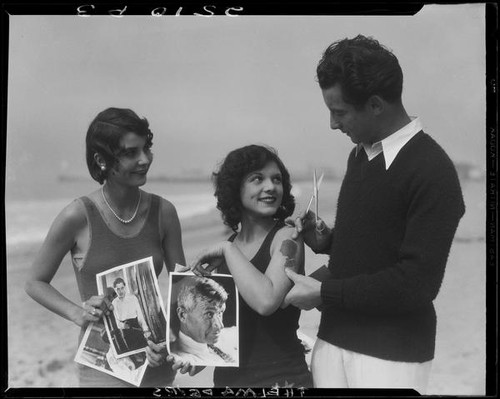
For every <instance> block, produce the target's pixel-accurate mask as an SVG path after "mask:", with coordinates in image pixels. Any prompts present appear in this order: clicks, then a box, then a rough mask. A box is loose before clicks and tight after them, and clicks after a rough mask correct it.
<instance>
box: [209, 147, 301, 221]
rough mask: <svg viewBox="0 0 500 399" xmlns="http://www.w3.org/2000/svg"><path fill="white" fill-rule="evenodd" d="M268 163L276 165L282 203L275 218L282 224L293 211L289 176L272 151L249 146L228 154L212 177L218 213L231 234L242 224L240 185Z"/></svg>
mask: <svg viewBox="0 0 500 399" xmlns="http://www.w3.org/2000/svg"><path fill="white" fill-rule="evenodd" d="M269 162H276V164H277V165H278V168H279V170H280V172H281V176H282V184H283V199H282V201H281V206H280V207H279V208H278V210H277V211H276V214H275V215H274V217H275V218H276V219H279V220H284V219H285V218H287V217H288V216H290V215H291V214H292V213H293V211H294V209H295V198H294V196H293V195H292V193H291V191H292V185H291V182H290V173H288V170H287V169H286V167H285V165H284V164H283V162H282V161H281V159H280V158H279V157H278V154H277V152H276V150H275V149H274V148H271V147H268V146H262V145H255V144H252V145H248V146H245V147H241V148H238V149H236V150H233V151H231V152H230V153H229V154H228V155H227V156H226V158H225V159H224V161H223V162H222V164H221V165H220V167H219V170H218V171H216V172H214V173H213V174H212V178H213V183H214V187H215V194H214V195H215V197H216V198H217V209H219V210H220V211H221V213H222V219H223V220H224V224H226V225H227V226H229V227H230V228H231V229H232V230H234V231H236V230H237V229H238V224H239V223H240V222H241V214H242V210H243V205H242V203H241V185H242V183H243V179H244V178H245V177H246V176H247V175H248V174H249V173H251V172H254V171H256V170H259V169H262V168H264V167H265V166H266V165H267V164H268V163H269Z"/></svg>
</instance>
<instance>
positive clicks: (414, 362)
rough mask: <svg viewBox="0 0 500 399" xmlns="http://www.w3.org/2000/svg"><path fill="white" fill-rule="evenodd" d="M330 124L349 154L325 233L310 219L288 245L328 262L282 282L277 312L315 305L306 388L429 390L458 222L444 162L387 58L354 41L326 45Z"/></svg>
mask: <svg viewBox="0 0 500 399" xmlns="http://www.w3.org/2000/svg"><path fill="white" fill-rule="evenodd" d="M317 77H318V82H319V85H320V88H321V90H322V94H323V98H324V101H325V104H326V106H327V107H328V109H329V111H330V125H331V128H332V129H334V130H335V129H338V130H340V131H342V132H343V133H345V134H347V135H348V136H349V137H350V138H351V140H352V141H353V143H354V144H356V146H355V148H353V150H352V151H351V153H350V155H349V159H348V163H347V171H346V174H345V177H344V180H343V182H342V186H341V189H340V193H339V198H338V204H337V214H336V220H335V225H334V228H333V229H330V228H328V227H327V226H326V224H325V223H324V222H323V221H322V220H321V219H318V221H317V222H315V215H314V213H312V212H308V213H307V214H304V213H302V214H300V215H299V216H298V217H297V219H296V220H295V226H296V234H297V235H298V234H301V235H302V236H303V238H304V241H305V242H306V244H307V245H308V246H309V247H311V249H312V250H313V251H314V252H316V253H325V254H329V255H330V260H329V265H328V269H329V272H330V275H329V277H328V278H327V279H325V280H323V281H321V282H320V281H317V280H315V279H313V278H311V277H305V276H301V275H298V274H296V273H294V272H293V271H288V270H287V271H286V272H287V274H288V276H289V277H290V279H291V280H293V281H294V283H295V285H294V287H293V288H292V289H291V291H290V292H289V294H288V295H287V297H286V298H285V303H289V304H292V305H294V306H297V307H299V308H301V309H306V310H307V309H312V308H314V307H318V306H320V305H321V306H320V309H321V312H322V313H321V322H320V326H319V331H318V339H317V341H316V344H315V347H314V351H313V356H312V362H311V368H312V372H313V377H314V384H315V387H320V388H321V387H333V388H374V387H375V388H376V387H380V388H382V387H383V388H413V389H415V390H417V391H418V392H419V393H421V394H424V393H425V391H426V388H427V383H428V379H429V373H430V368H431V362H432V359H433V358H434V347H435V338H436V313H435V310H434V306H433V300H434V299H435V298H436V296H437V294H438V291H439V288H440V286H441V282H442V279H443V276H444V271H445V265H446V261H447V258H448V254H449V251H450V247H451V244H452V241H453V236H454V235H455V231H456V229H457V226H458V222H459V220H460V218H461V217H462V215H463V214H464V212H465V206H464V202H463V197H462V192H461V189H460V184H459V181H458V177H457V173H456V170H455V168H454V165H453V163H452V162H451V160H450V159H449V158H448V156H447V155H446V153H445V152H444V150H443V149H442V148H441V147H440V146H439V145H438V144H437V143H436V142H435V141H434V140H433V139H432V138H431V137H430V136H429V135H427V134H426V133H424V132H423V130H422V126H421V122H420V120H419V119H418V118H412V117H410V116H408V114H407V113H406V111H405V109H404V107H403V104H402V101H401V92H402V83H403V74H402V71H401V67H400V66H399V62H398V60H397V58H396V57H395V56H394V54H392V52H390V51H389V50H388V49H386V48H385V47H384V46H382V45H380V44H379V43H378V42H377V41H376V40H374V39H372V38H367V37H364V36H361V35H359V36H357V37H355V38H353V39H344V40H340V41H338V42H335V43H333V44H332V45H330V46H329V47H328V48H327V49H326V50H325V52H324V54H323V57H322V59H321V61H320V62H319V64H318V67H317Z"/></svg>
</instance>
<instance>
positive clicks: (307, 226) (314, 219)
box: [286, 171, 332, 252]
mask: <svg viewBox="0 0 500 399" xmlns="http://www.w3.org/2000/svg"><path fill="white" fill-rule="evenodd" d="M323 176H324V174H322V175H321V176H320V178H319V180H318V179H316V171H314V180H313V185H314V186H313V187H314V188H313V194H312V196H311V199H310V201H309V204H308V206H307V208H306V210H305V211H302V212H300V213H299V214H298V215H297V217H296V218H295V219H287V221H286V222H287V224H288V225H291V226H295V232H294V234H293V235H292V238H294V239H295V238H297V237H298V236H299V234H301V235H302V237H303V238H304V242H305V243H306V245H307V246H308V247H310V248H311V249H312V250H313V251H314V252H322V251H325V250H327V249H328V248H329V247H330V243H331V234H332V232H331V230H330V229H329V228H328V226H327V225H326V223H325V222H324V221H323V220H321V219H320V217H319V216H318V207H319V187H320V185H321V182H322V181H323ZM313 202H314V204H315V212H313V211H311V210H310V208H311V205H312V203H313Z"/></svg>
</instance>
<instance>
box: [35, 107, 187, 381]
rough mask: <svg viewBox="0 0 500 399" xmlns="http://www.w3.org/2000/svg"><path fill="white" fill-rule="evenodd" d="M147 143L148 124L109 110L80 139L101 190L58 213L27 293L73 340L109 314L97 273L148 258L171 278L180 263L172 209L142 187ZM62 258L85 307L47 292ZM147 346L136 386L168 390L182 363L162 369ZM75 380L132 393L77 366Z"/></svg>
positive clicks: (155, 350)
mask: <svg viewBox="0 0 500 399" xmlns="http://www.w3.org/2000/svg"><path fill="white" fill-rule="evenodd" d="M152 139H153V133H152V132H151V131H150V130H149V124H148V121H147V120H146V119H145V118H139V116H137V114H136V113H135V112H134V111H132V110H130V109H122V108H108V109H106V110H104V111H102V112H101V113H99V114H98V115H97V116H96V118H95V119H94V120H93V121H92V123H91V124H90V126H89V129H88V132H87V137H86V150H87V166H88V169H89V172H90V175H91V176H92V178H93V179H94V180H96V181H97V182H98V183H99V184H100V185H101V187H99V188H98V189H97V190H95V191H93V192H92V193H90V194H88V195H87V196H83V197H80V198H78V199H75V200H74V201H73V202H71V203H70V204H69V205H67V206H66V207H65V208H64V209H63V210H62V211H61V212H60V213H59V215H58V216H57V217H56V219H55V220H54V222H53V223H52V226H51V228H50V230H49V232H48V234H47V237H46V238H45V241H44V242H43V244H42V247H41V249H40V252H39V254H38V255H37V257H36V260H35V261H34V263H33V266H32V268H31V272H30V275H29V278H28V280H27V282H26V287H25V289H26V292H27V293H28V294H29V295H30V296H31V297H32V298H33V299H34V300H35V301H37V302H39V303H40V304H41V305H43V306H45V307H46V308H47V309H49V310H51V311H53V312H54V313H57V314H58V315H60V316H62V317H64V318H66V319H68V320H70V321H72V322H73V323H75V324H76V325H78V326H79V327H81V334H80V339H79V340H81V339H82V336H83V333H84V331H85V329H86V327H87V325H88V324H89V323H91V322H97V321H99V320H100V318H101V317H102V315H103V314H108V313H109V311H110V310H111V303H110V299H109V298H107V297H106V296H105V295H98V291H97V283H96V274H98V273H101V272H103V271H105V270H107V269H111V268H113V267H115V266H119V265H121V264H126V263H130V262H133V261H135V260H139V259H143V258H146V257H150V256H152V257H153V263H154V268H155V272H156V274H157V275H158V274H159V273H160V272H161V271H162V269H163V264H165V265H166V267H167V270H168V271H172V270H174V267H175V264H176V263H180V264H183V263H184V262H185V258H184V251H183V248H182V240H181V230H180V223H179V219H178V216H177V211H176V209H175V207H174V205H173V204H172V203H170V202H169V201H167V200H166V199H164V198H161V197H159V196H157V195H155V194H151V193H148V192H146V191H143V190H142V189H141V188H140V187H141V186H143V185H144V184H145V183H146V180H147V173H148V170H149V167H150V166H151V163H152V161H153V154H152V152H151V146H152V144H153V143H152ZM67 253H70V255H71V261H72V264H73V268H74V271H75V276H76V280H77V284H78V290H79V293H80V296H81V300H82V302H83V305H81V304H77V303H74V302H72V301H71V300H69V299H68V298H66V297H65V296H63V295H62V294H61V293H60V292H59V291H58V290H57V289H56V288H55V287H54V286H53V285H51V280H52V278H53V276H54V275H55V273H56V272H57V270H58V268H59V266H60V265H61V262H62V260H63V258H64V257H65V256H66V254H67ZM156 344H158V343H156ZM150 345H151V348H149V347H148V348H147V356H148V360H149V365H150V366H157V367H149V366H148V369H147V370H146V372H145V375H144V378H143V382H142V386H151V387H154V386H167V385H169V384H171V383H172V382H173V379H174V377H175V370H176V369H177V368H179V367H181V366H185V364H183V365H181V364H179V362H177V361H176V362H174V363H173V364H172V363H170V362H169V363H165V362H164V358H165V355H164V354H163V351H162V350H161V348H160V347H159V346H158V345H155V344H154V343H150ZM165 346H166V344H165ZM169 360H170V359H169ZM184 370H186V369H184ZM184 370H183V371H184ZM190 372H194V370H190ZM78 373H79V383H80V386H84V387H99V386H114V387H128V386H132V385H130V384H127V383H125V382H124V381H122V380H119V379H117V378H115V377H112V376H110V375H108V374H105V373H101V372H98V371H96V370H94V369H92V368H90V367H87V366H83V365H79V371H78Z"/></svg>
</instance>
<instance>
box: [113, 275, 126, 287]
mask: <svg viewBox="0 0 500 399" xmlns="http://www.w3.org/2000/svg"><path fill="white" fill-rule="evenodd" d="M120 283H122V284H123V285H127V284H125V280H123V279H122V278H121V277H118V278H116V279H115V281H113V287H116V286H117V285H118V284H120Z"/></svg>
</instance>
